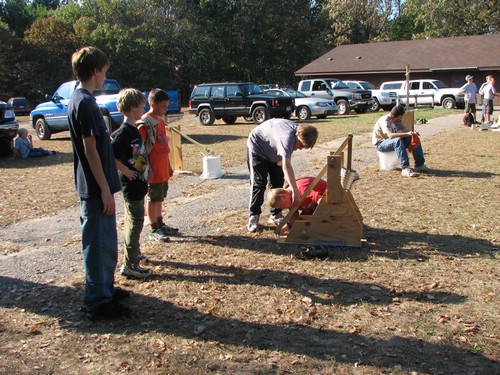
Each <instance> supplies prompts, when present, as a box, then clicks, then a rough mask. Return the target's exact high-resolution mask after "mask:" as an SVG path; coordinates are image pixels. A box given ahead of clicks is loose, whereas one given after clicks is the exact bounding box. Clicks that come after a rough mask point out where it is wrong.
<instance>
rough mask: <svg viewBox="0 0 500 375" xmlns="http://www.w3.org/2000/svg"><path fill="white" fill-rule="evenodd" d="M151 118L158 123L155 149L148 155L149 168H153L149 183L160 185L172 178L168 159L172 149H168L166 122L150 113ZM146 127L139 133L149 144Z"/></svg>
mask: <svg viewBox="0 0 500 375" xmlns="http://www.w3.org/2000/svg"><path fill="white" fill-rule="evenodd" d="M148 115H149V116H151V117H153V118H154V119H155V120H156V121H158V123H157V124H156V129H155V130H156V137H155V144H154V147H153V149H152V150H151V152H150V153H149V155H148V161H149V167H150V168H151V172H152V177H150V178H149V181H148V183H150V184H158V183H160V182H165V181H168V180H169V178H170V177H171V176H170V167H169V160H168V157H169V155H170V147H168V137H167V132H166V130H165V122H164V121H163V119H162V118H161V117H159V116H156V115H154V114H153V113H151V112H150V113H148ZM147 126H149V125H145V126H143V127H141V128H139V132H140V133H141V135H142V138H143V139H144V142H147V137H148V134H149V131H148V129H147Z"/></svg>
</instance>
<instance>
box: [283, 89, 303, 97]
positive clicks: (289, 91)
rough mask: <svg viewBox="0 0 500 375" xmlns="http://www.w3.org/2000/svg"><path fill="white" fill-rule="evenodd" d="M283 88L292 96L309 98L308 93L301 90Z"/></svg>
mask: <svg viewBox="0 0 500 375" xmlns="http://www.w3.org/2000/svg"><path fill="white" fill-rule="evenodd" d="M282 90H283V91H284V92H286V93H287V94H288V95H289V96H291V97H292V98H307V96H306V95H304V94H302V93H301V92H298V91H295V90H294V89H282Z"/></svg>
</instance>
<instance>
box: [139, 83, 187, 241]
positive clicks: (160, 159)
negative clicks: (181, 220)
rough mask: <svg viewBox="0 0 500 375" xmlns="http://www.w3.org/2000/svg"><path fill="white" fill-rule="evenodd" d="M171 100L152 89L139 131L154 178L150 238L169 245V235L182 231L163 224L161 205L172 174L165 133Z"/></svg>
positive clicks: (148, 207)
mask: <svg viewBox="0 0 500 375" xmlns="http://www.w3.org/2000/svg"><path fill="white" fill-rule="evenodd" d="M169 101H170V98H169V97H168V94H167V93H166V92H165V91H163V90H161V89H153V90H151V92H150V93H149V97H148V102H149V105H150V107H151V108H150V110H149V112H148V113H146V114H145V115H144V116H142V122H143V123H142V124H140V125H139V127H138V129H139V132H140V133H141V135H142V138H143V139H144V142H145V143H146V150H147V152H148V159H149V166H150V169H151V175H150V177H149V181H148V199H147V203H146V210H147V216H148V220H149V226H150V229H151V232H150V234H149V238H150V239H152V240H155V241H161V242H168V241H170V239H169V238H168V235H172V234H176V233H177V232H178V231H179V229H177V228H174V227H171V226H169V225H166V224H165V223H164V222H163V216H162V204H163V201H164V200H165V198H166V197H167V191H168V180H169V179H170V177H171V176H172V174H173V170H172V167H171V166H170V162H169V159H168V157H169V154H170V148H169V147H168V138H167V134H166V131H165V122H164V121H163V116H164V115H165V113H167V109H168V104H169Z"/></svg>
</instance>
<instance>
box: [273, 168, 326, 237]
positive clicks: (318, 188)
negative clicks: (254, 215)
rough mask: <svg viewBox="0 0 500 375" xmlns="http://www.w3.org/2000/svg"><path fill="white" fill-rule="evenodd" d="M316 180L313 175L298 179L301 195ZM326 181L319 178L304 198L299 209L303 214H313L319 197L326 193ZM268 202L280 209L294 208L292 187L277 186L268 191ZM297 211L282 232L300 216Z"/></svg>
mask: <svg viewBox="0 0 500 375" xmlns="http://www.w3.org/2000/svg"><path fill="white" fill-rule="evenodd" d="M313 181H314V178H313V177H303V178H299V179H298V180H296V181H295V182H296V184H297V189H298V191H299V194H300V196H302V194H304V192H305V191H306V190H307V188H308V187H309V186H310V185H311V183H312V182H313ZM326 186H327V185H326V181H325V180H319V181H318V183H317V184H316V185H315V186H314V188H313V189H312V190H311V191H310V193H309V194H308V195H307V196H306V197H305V198H304V200H303V201H302V203H301V204H300V206H299V208H298V210H300V213H301V214H303V215H311V214H312V213H313V212H314V210H315V209H316V207H317V206H318V202H319V199H320V198H321V197H322V196H323V194H325V191H326ZM267 198H268V203H269V206H270V207H271V208H279V209H290V208H292V189H291V188H290V187H286V188H276V189H271V190H270V191H269V193H268V196H267ZM298 210H297V211H295V213H294V214H293V215H292V217H291V218H290V220H289V221H288V223H286V225H284V226H283V227H282V228H281V234H284V233H285V232H286V231H287V230H289V229H290V228H291V227H292V225H293V223H294V222H295V220H297V218H298V217H299V212H298Z"/></svg>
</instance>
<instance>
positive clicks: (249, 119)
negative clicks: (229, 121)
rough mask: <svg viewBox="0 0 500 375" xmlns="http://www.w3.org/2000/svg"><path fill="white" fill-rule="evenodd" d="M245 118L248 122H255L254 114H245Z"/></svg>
mask: <svg viewBox="0 0 500 375" xmlns="http://www.w3.org/2000/svg"><path fill="white" fill-rule="evenodd" d="M243 119H244V120H245V121H246V122H253V117H252V116H243Z"/></svg>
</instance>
